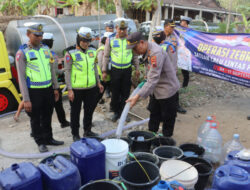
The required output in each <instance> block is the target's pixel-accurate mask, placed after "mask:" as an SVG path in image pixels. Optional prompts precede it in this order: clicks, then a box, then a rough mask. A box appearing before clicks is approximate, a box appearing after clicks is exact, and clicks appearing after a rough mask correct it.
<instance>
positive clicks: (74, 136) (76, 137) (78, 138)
mask: <svg viewBox="0 0 250 190" xmlns="http://www.w3.org/2000/svg"><path fill="white" fill-rule="evenodd" d="M79 140H81V137H80V136H79V135H73V141H74V142H76V141H79Z"/></svg>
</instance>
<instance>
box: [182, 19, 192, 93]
mask: <svg viewBox="0 0 250 190" xmlns="http://www.w3.org/2000/svg"><path fill="white" fill-rule="evenodd" d="M191 21H192V19H191V18H190V17H187V16H181V22H180V25H181V26H183V27H186V28H188V25H189V23H190V22H191ZM181 72H182V76H183V83H182V87H183V88H185V87H187V86H188V82H189V71H187V70H184V69H181Z"/></svg>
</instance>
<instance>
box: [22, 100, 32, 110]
mask: <svg viewBox="0 0 250 190" xmlns="http://www.w3.org/2000/svg"><path fill="white" fill-rule="evenodd" d="M24 109H25V111H26V112H31V111H32V104H31V102H30V101H26V102H24Z"/></svg>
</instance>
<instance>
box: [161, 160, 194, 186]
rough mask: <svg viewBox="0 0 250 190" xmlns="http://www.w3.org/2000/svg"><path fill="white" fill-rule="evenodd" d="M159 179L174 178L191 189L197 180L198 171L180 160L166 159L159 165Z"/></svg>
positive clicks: (170, 179)
mask: <svg viewBox="0 0 250 190" xmlns="http://www.w3.org/2000/svg"><path fill="white" fill-rule="evenodd" d="M160 175H161V179H162V180H165V181H173V180H176V181H178V182H179V183H181V184H182V185H183V186H184V187H185V188H187V189H193V188H194V186H195V184H196V182H197V181H198V171H197V169H196V168H195V167H193V166H192V165H191V164H189V163H187V162H184V161H181V160H168V161H165V162H163V163H162V165H161V167H160Z"/></svg>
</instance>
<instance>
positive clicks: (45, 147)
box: [38, 144, 49, 153]
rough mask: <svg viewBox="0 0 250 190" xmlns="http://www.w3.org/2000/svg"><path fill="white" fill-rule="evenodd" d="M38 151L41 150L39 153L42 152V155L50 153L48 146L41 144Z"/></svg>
mask: <svg viewBox="0 0 250 190" xmlns="http://www.w3.org/2000/svg"><path fill="white" fill-rule="evenodd" d="M38 150H39V152H41V153H43V152H48V151H49V150H48V148H47V146H45V145H44V144H40V145H39V146H38Z"/></svg>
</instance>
